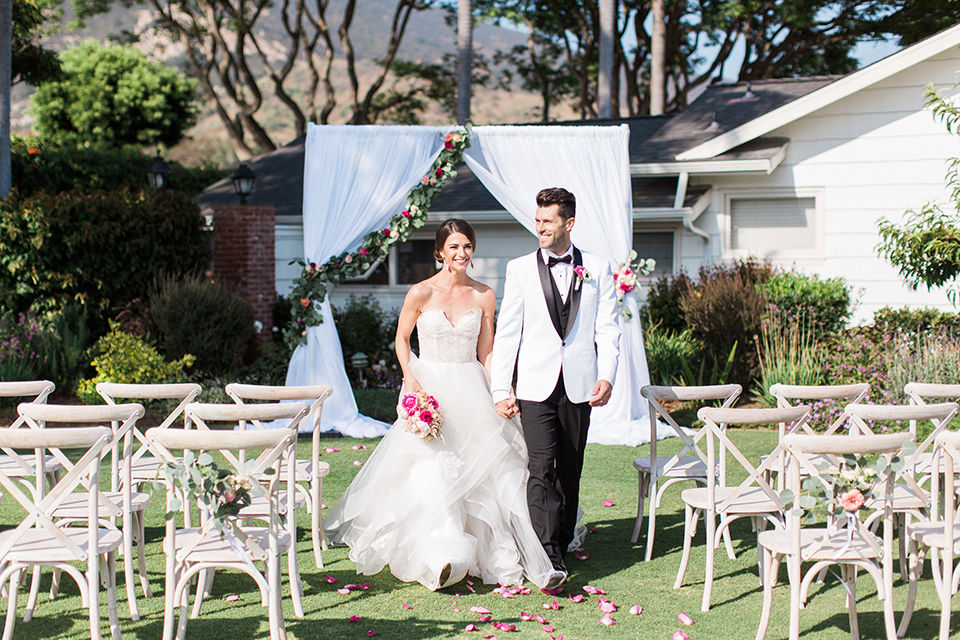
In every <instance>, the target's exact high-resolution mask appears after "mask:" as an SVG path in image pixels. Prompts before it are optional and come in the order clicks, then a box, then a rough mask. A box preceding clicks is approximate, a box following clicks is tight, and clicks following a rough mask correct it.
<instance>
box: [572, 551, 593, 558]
mask: <svg viewBox="0 0 960 640" xmlns="http://www.w3.org/2000/svg"><path fill="white" fill-rule="evenodd" d="M573 555H574V557H575V558H576V559H577V560H586V559H587V558H589V557H590V554H589V553H587V552H586V551H584V552H583V553H574V554H573Z"/></svg>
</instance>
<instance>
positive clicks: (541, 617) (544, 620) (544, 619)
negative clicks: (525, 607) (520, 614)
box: [537, 616, 547, 624]
mask: <svg viewBox="0 0 960 640" xmlns="http://www.w3.org/2000/svg"><path fill="white" fill-rule="evenodd" d="M537 622H539V623H540V624H547V619H546V618H544V617H543V616H537Z"/></svg>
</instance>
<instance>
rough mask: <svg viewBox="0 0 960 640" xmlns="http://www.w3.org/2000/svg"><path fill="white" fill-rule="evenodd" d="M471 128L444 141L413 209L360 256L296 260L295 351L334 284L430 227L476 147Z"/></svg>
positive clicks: (372, 236) (410, 204)
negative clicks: (433, 208) (467, 153)
mask: <svg viewBox="0 0 960 640" xmlns="http://www.w3.org/2000/svg"><path fill="white" fill-rule="evenodd" d="M471 128H472V127H471V126H470V124H469V123H468V124H467V125H466V126H465V127H464V129H463V130H461V131H456V132H451V133H448V134H447V135H446V136H444V141H443V149H442V150H441V151H440V155H439V156H438V157H437V159H436V160H435V161H434V163H433V166H431V167H430V171H429V172H428V173H427V175H425V176H423V178H421V179H420V184H418V185H417V186H415V187H414V188H413V189H411V190H410V192H409V193H407V204H406V207H404V209H403V211H401V212H400V213H398V214H397V215H395V216H394V217H393V218H392V219H391V220H390V222H389V223H388V224H387V226H385V227H384V228H382V229H377V230H376V231H371V232H370V233H368V234H367V235H366V236H365V237H364V238H363V242H362V243H361V244H360V248H359V249H357V250H356V251H355V252H353V253H350V252H347V251H345V252H343V253H341V254H340V255H339V256H331V257H330V259H329V260H327V261H326V262H325V263H324V264H319V265H318V264H317V263H315V262H310V263H307V262H304V261H303V260H294V261H293V262H291V263H290V264H293V263H294V262H295V263H297V264H299V265H300V267H301V269H302V270H301V272H300V277H298V278H296V279H295V280H294V281H293V291H291V292H290V295H289V296H288V298H289V299H290V301H291V302H292V303H293V304H292V306H293V314H292V317H291V319H290V322H289V324H288V325H287V326H286V327H285V328H284V329H283V341H284V343H286V344H287V346H288V347H290V348H291V349H293V348H295V347H297V346H298V345H299V344H300V343H302V342H306V339H307V328H308V327H315V326H317V325H319V324H321V323H322V322H323V316H322V315H321V314H320V312H319V311H318V310H317V304H319V303H321V302H323V300H324V299H325V298H326V296H327V286H328V283H329V284H342V283H343V282H346V281H347V280H349V279H350V278H356V277H358V276H362V275H363V274H365V273H367V271H369V270H370V269H372V268H374V267H376V265H377V264H379V263H380V262H382V261H383V260H385V259H386V257H387V256H388V255H389V253H390V247H392V246H394V245H397V244H400V243H401V242H405V241H406V240H407V238H409V237H410V234H411V233H412V232H413V231H414V230H415V229H419V228H420V227H422V226H423V225H425V224H426V223H427V212H428V211H429V210H430V205H431V204H432V203H433V200H434V198H436V197H437V195H439V193H440V191H441V189H443V186H444V185H445V184H446V183H447V181H448V180H449V179H450V178H453V177H455V176H456V175H457V172H456V171H455V170H454V167H455V166H456V164H457V163H458V162H460V161H461V160H463V152H464V150H466V149H467V148H468V147H469V146H470V130H471Z"/></svg>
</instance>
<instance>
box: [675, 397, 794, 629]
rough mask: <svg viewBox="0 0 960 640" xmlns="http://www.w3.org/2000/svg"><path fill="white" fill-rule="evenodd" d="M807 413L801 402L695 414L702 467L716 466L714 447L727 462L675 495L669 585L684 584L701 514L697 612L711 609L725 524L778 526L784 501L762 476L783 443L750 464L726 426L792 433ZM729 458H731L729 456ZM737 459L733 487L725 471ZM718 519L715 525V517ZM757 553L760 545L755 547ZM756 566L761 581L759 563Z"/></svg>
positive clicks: (705, 410) (710, 409) (777, 457)
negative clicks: (680, 505) (679, 505)
mask: <svg viewBox="0 0 960 640" xmlns="http://www.w3.org/2000/svg"><path fill="white" fill-rule="evenodd" d="M809 415H810V408H809V407H807V406H804V405H801V406H798V407H790V408H785V409H779V408H778V409H723V408H717V407H704V408H702V409H700V411H698V412H697V416H698V417H699V418H700V419H701V420H703V423H704V427H705V429H706V440H707V468H708V469H709V468H712V467H713V465H715V464H716V461H717V457H718V451H717V449H718V447H719V449H720V452H721V453H724V452H725V453H726V455H727V464H726V466H725V467H724V469H723V471H722V473H721V474H718V475H714V474H707V482H706V486H705V487H697V488H693V489H684V490H683V492H682V493H681V494H680V497H681V498H682V499H683V501H684V503H685V505H686V506H685V518H684V522H685V524H684V542H683V555H682V557H681V558H680V568H679V570H678V571H677V579H676V582H674V585H673V588H674V589H679V588H680V587H681V586H683V577H684V573H685V572H686V568H687V562H688V561H689V559H690V547H691V544H692V541H693V536H694V535H695V534H696V528H697V520H698V518H699V514H700V513H701V512H703V514H704V520H705V521H706V530H707V536H706V552H707V558H706V563H705V568H704V585H703V601H702V603H701V606H700V609H701V611H708V610H709V609H710V597H711V593H712V590H713V569H714V555H715V549H717V548H718V547H719V545H720V536H721V535H722V534H723V533H724V532H725V531H727V529H728V528H729V527H730V524H731V523H733V522H734V521H736V520H738V519H740V518H750V520H751V523H752V525H753V528H754V530H760V529H762V528H763V527H764V523H771V524H773V525H774V526H775V527H777V528H780V527H782V526H783V516H782V512H783V500H782V499H781V498H780V494H779V492H778V491H776V490H775V489H774V488H773V487H772V486H771V485H770V483H769V482H768V480H767V477H768V475H767V470H768V469H770V468H772V466H773V465H775V464H777V463H778V461H779V460H781V456H780V450H781V448H782V447H783V443H782V442H781V443H778V444H777V446H776V448H774V450H773V451H772V452H771V453H770V454H769V455H768V456H766V457H765V459H764V460H763V461H762V462H760V464H759V466H754V465H753V463H751V462H750V461H749V460H748V459H747V458H746V457H745V456H744V455H743V454H742V453H741V452H740V450H739V449H738V448H737V447H736V445H734V443H733V442H732V441H731V440H730V437H729V435H728V429H729V428H730V427H732V426H737V425H750V426H759V425H775V424H778V423H784V424H786V425H788V427H787V433H788V434H789V433H796V432H797V431H800V430H802V428H803V427H804V426H805V425H806V421H807V418H808V417H809ZM730 458H732V459H733V461H731V460H730ZM733 462H736V463H738V464H739V465H740V466H741V467H742V468H743V470H744V471H746V474H747V477H746V479H745V480H743V481H742V482H741V483H740V484H739V485H737V486H727V484H726V478H725V474H727V473H728V472H729V466H730V465H731V464H733ZM717 517H719V525H717V524H716V520H715V519H716V518H717ZM758 555H759V549H758ZM760 569H761V573H760V576H761V580H762V577H763V567H762V566H761V567H760Z"/></svg>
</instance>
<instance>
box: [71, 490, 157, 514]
mask: <svg viewBox="0 0 960 640" xmlns="http://www.w3.org/2000/svg"><path fill="white" fill-rule="evenodd" d="M102 493H103V495H104V496H106V497H107V500H110V501H111V502H113V503H114V504H115V505H117V506H118V507H121V508H122V505H123V492H121V491H103V492H102ZM148 504H150V494H149V493H140V492H139V491H131V492H130V510H131V511H143V510H145V509H146V508H147V505H148ZM88 509H89V507H88V506H87V494H85V493H72V494H70V495H69V496H67V497H66V498H65V499H64V500H63V502H61V503H60V506H59V507H57V508H56V509H54V511H53V514H52V515H53V516H54V517H56V518H64V519H67V520H86V518H87V513H88ZM99 515H100V517H101V518H107V517H110V515H112V514H109V513H106V512H105V511H104V507H103V505H102V504H101V505H99Z"/></svg>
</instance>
